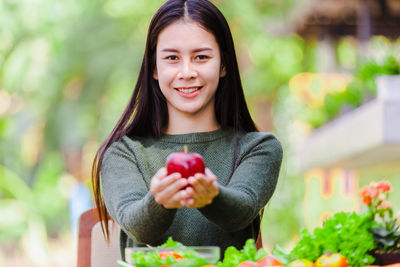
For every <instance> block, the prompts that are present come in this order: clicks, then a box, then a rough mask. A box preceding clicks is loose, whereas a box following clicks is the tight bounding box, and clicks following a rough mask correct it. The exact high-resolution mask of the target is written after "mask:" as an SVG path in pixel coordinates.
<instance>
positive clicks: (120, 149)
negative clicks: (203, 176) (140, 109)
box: [101, 140, 176, 244]
mask: <svg viewBox="0 0 400 267" xmlns="http://www.w3.org/2000/svg"><path fill="white" fill-rule="evenodd" d="M101 182H102V190H103V196H104V200H105V203H106V207H107V209H108V211H109V213H110V215H111V217H112V218H113V219H114V220H115V221H116V222H117V223H118V224H119V225H120V226H121V228H122V229H123V230H124V231H125V232H126V233H127V234H128V235H129V236H130V237H131V238H132V239H133V240H135V241H136V242H137V243H139V244H152V243H153V241H154V240H156V239H157V238H158V237H159V236H160V235H161V234H163V233H164V232H165V231H166V230H167V229H168V228H169V226H170V225H171V223H172V221H173V219H174V216H175V213H176V209H167V208H165V207H164V206H163V205H161V204H159V203H157V202H156V201H155V199H154V196H153V194H152V193H151V192H150V191H149V188H148V187H149V186H148V183H146V181H145V178H144V177H143V175H142V173H141V171H140V169H139V168H138V166H137V163H136V159H135V155H134V154H133V152H132V151H131V150H129V149H128V148H127V146H126V145H124V141H123V140H122V141H120V142H119V143H116V144H115V145H113V146H111V147H110V148H109V149H108V150H107V152H106V154H105V157H104V161H103V165H102V169H101Z"/></svg>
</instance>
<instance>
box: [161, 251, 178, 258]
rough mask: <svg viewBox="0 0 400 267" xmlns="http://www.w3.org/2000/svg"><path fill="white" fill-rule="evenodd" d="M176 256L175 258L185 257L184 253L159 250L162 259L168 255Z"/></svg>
mask: <svg viewBox="0 0 400 267" xmlns="http://www.w3.org/2000/svg"><path fill="white" fill-rule="evenodd" d="M170 256H171V257H174V258H175V259H177V260H179V259H183V257H182V255H181V254H179V253H176V252H173V251H160V252H158V257H159V258H160V259H167V258H168V257H170Z"/></svg>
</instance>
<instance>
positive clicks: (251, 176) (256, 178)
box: [199, 135, 282, 231]
mask: <svg viewBox="0 0 400 267" xmlns="http://www.w3.org/2000/svg"><path fill="white" fill-rule="evenodd" d="M244 146H245V147H246V151H244V152H243V153H241V155H240V158H239V159H238V160H239V162H238V165H237V168H236V169H235V171H234V173H233V175H232V178H231V181H230V183H229V184H228V185H227V186H224V185H219V194H218V195H217V196H216V197H215V198H214V199H213V201H212V203H211V204H209V205H207V206H205V207H203V208H200V209H199V211H200V212H202V213H203V215H204V216H205V217H207V218H208V219H209V220H210V221H212V222H214V223H215V224H217V225H219V226H220V227H221V228H223V229H224V230H225V231H238V230H241V229H243V228H245V227H246V226H248V225H249V224H250V223H251V222H252V221H253V220H254V219H255V218H256V216H257V215H258V213H259V211H260V210H261V209H262V208H263V207H264V206H265V205H266V203H267V202H268V201H269V199H270V198H271V196H272V194H273V192H274V190H275V186H276V183H277V180H278V176H279V170H280V166H281V162H282V147H281V145H280V143H279V141H278V140H277V139H276V138H275V137H274V136H272V135H265V136H263V138H259V140H251V141H249V143H248V144H246V143H245V144H244Z"/></svg>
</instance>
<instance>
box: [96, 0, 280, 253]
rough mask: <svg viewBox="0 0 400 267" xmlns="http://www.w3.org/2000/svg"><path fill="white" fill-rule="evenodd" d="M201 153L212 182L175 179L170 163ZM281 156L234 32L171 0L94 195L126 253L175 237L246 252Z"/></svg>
mask: <svg viewBox="0 0 400 267" xmlns="http://www.w3.org/2000/svg"><path fill="white" fill-rule="evenodd" d="M184 145H187V146H188V147H189V150H190V151H193V152H197V153H199V154H201V155H202V156H203V158H204V161H205V164H206V167H207V168H206V172H205V174H200V173H198V174H196V175H195V176H193V177H189V178H188V179H186V178H185V177H181V175H180V174H178V173H173V174H171V175H167V172H166V170H165V168H164V165H165V160H166V158H167V156H168V155H169V154H170V153H172V152H176V151H182V150H183V146H184ZM281 161H282V148H281V145H280V143H279V141H278V140H277V139H276V138H275V137H274V136H273V135H272V134H270V133H260V132H258V131H257V128H256V126H255V124H254V122H253V121H252V119H251V117H250V115H249V112H248V109H247V106H246V102H245V99H244V94H243V89H242V85H241V81H240V76H239V71H238V65H237V60H236V55H235V50H234V45H233V41H232V36H231V33H230V30H229V27H228V24H227V22H226V20H225V18H224V17H223V15H222V14H221V13H220V11H219V10H218V9H217V8H216V7H215V6H214V5H213V4H212V3H210V2H209V1H207V0H169V1H167V2H166V3H165V4H164V5H162V6H161V7H160V9H159V10H158V11H157V12H156V14H155V15H154V17H153V19H152V21H151V23H150V26H149V31H148V36H147V43H146V50H145V54H144V58H143V62H142V66H141V69H140V73H139V77H138V80H137V84H136V86H135V89H134V91H133V95H132V97H131V99H130V101H129V104H128V106H127V107H126V109H125V111H124V113H123V115H122V116H121V118H120V120H119V122H118V123H117V125H116V126H115V128H114V130H113V131H112V133H111V134H110V136H109V137H108V138H107V139H106V140H105V141H104V142H103V144H102V145H101V147H100V149H99V151H98V153H97V156H96V158H95V161H94V165H93V177H92V183H93V189H94V195H95V201H96V204H97V209H98V212H99V216H100V218H101V219H102V221H103V227H104V230H105V234H106V237H108V224H107V223H106V220H107V216H108V214H109V215H110V216H111V217H112V218H113V219H114V221H116V222H117V223H118V224H119V225H120V226H121V229H122V230H121V238H120V239H121V240H120V241H121V253H122V258H123V259H124V248H125V247H127V246H145V245H146V244H149V245H152V246H156V245H159V244H162V243H164V242H165V241H166V240H167V238H168V237H169V236H171V237H172V238H173V239H174V240H176V241H179V242H181V243H183V244H184V245H187V246H192V245H196V246H202V245H216V246H219V247H220V248H221V251H224V250H225V249H226V248H227V247H228V246H236V247H237V248H241V247H242V246H243V245H244V243H245V241H246V240H247V239H249V238H256V237H257V235H258V232H259V225H260V218H259V211H260V210H261V209H262V208H263V207H264V206H265V204H266V203H267V202H268V200H269V199H270V197H271V196H272V194H273V192H274V190H275V185H276V182H277V179H278V176H279V169H280V165H281Z"/></svg>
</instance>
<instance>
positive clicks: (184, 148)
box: [183, 145, 188, 153]
mask: <svg viewBox="0 0 400 267" xmlns="http://www.w3.org/2000/svg"><path fill="white" fill-rule="evenodd" d="M183 151H184V152H185V153H188V147H187V145H184V146H183Z"/></svg>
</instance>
